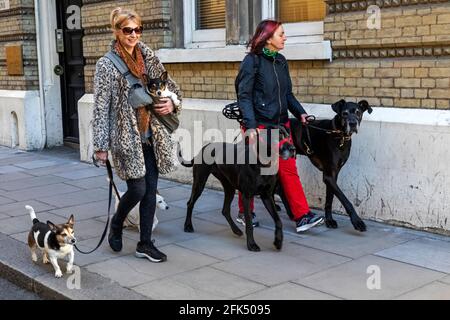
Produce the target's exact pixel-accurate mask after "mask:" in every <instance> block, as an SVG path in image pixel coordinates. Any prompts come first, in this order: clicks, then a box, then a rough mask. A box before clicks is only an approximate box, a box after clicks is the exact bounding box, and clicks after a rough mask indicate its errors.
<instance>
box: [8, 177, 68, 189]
mask: <svg viewBox="0 0 450 320" xmlns="http://www.w3.org/2000/svg"><path fill="white" fill-rule="evenodd" d="M64 181H65V179H63V178H61V177H55V176H41V177H33V176H31V178H24V179H20V180H14V181H9V182H5V183H3V182H2V184H1V188H2V189H3V190H6V191H15V190H23V189H30V188H34V187H40V186H46V185H51V184H56V183H61V182H64Z"/></svg>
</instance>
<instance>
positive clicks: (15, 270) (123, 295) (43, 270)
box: [0, 233, 149, 300]
mask: <svg viewBox="0 0 450 320" xmlns="http://www.w3.org/2000/svg"><path fill="white" fill-rule="evenodd" d="M0 248H1V251H0V273H1V275H2V277H3V278H5V279H6V280H8V281H10V282H12V283H14V284H15V285H17V286H19V287H21V288H23V289H25V290H28V291H31V292H33V293H36V294H37V295H38V296H40V297H41V298H43V299H48V300H123V299H130V300H149V298H148V297H146V296H143V295H141V294H139V293H137V292H135V291H133V290H131V289H129V288H126V287H122V286H120V285H119V284H118V283H116V282H113V281H112V280H110V279H107V278H105V277H102V276H101V275H99V274H96V273H93V272H89V271H88V270H87V269H85V268H82V267H80V270H81V276H80V278H81V280H80V287H81V289H78V290H77V289H69V288H68V286H67V281H68V280H69V279H68V276H67V275H66V274H65V275H64V276H63V278H59V279H57V278H55V277H54V272H53V267H52V266H51V265H47V266H46V265H43V264H42V263H38V264H36V263H33V262H32V261H31V257H30V252H29V249H28V246H27V245H26V244H24V243H22V242H20V241H18V240H16V239H13V238H11V237H9V236H7V235H5V234H2V233H0ZM62 269H64V267H63V268H62Z"/></svg>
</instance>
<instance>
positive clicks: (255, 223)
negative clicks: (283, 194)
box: [236, 212, 259, 228]
mask: <svg viewBox="0 0 450 320" xmlns="http://www.w3.org/2000/svg"><path fill="white" fill-rule="evenodd" d="M236 221H237V222H239V223H240V224H242V225H243V226H245V217H244V213H242V212H239V214H238V216H237V218H236ZM252 225H253V228H257V227H259V221H258V220H257V219H256V214H255V213H254V212H252Z"/></svg>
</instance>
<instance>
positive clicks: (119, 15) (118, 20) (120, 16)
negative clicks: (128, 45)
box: [110, 7, 142, 31]
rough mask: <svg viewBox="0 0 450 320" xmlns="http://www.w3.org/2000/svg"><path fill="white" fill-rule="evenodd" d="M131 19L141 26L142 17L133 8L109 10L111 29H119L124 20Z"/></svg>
mask: <svg viewBox="0 0 450 320" xmlns="http://www.w3.org/2000/svg"><path fill="white" fill-rule="evenodd" d="M127 20H132V21H133V22H135V23H136V24H137V25H139V26H142V19H141V16H140V15H139V14H137V13H136V12H135V11H134V10H129V9H122V8H120V7H117V8H115V9H114V10H113V11H112V12H111V16H110V22H111V29H112V30H113V31H116V30H119V29H120V27H121V26H122V24H123V22H124V21H127Z"/></svg>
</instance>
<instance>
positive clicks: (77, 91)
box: [56, 0, 85, 144]
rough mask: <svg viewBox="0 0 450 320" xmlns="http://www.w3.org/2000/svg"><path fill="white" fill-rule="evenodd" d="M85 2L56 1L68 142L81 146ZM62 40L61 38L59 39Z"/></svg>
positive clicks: (63, 105)
mask: <svg viewBox="0 0 450 320" xmlns="http://www.w3.org/2000/svg"><path fill="white" fill-rule="evenodd" d="M81 6H82V0H58V1H56V10H57V13H56V14H57V24H58V30H57V33H58V31H59V34H60V38H62V39H61V42H60V44H59V46H58V43H57V47H58V54H59V64H60V66H61V67H62V68H60V72H61V73H62V74H61V104H62V106H61V107H62V117H63V134H64V142H65V143H68V144H79V141H80V135H79V129H78V100H79V99H80V98H81V97H82V96H83V95H84V92H85V86H84V66H85V59H84V57H83V29H82V26H81ZM57 39H58V36H57Z"/></svg>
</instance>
